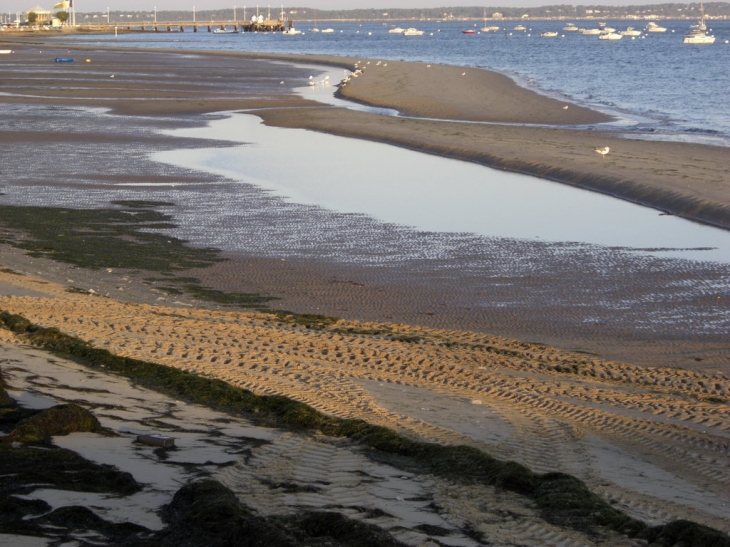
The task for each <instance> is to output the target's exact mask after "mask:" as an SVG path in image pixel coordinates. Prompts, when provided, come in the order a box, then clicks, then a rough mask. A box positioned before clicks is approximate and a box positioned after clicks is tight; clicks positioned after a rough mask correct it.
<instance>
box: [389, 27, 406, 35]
mask: <svg viewBox="0 0 730 547" xmlns="http://www.w3.org/2000/svg"><path fill="white" fill-rule="evenodd" d="M405 31H406V29H404V28H400V27H395V28H392V29H390V30H389V31H388V32H389V33H390V34H403V33H404V32H405Z"/></svg>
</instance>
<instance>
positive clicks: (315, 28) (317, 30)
mask: <svg viewBox="0 0 730 547" xmlns="http://www.w3.org/2000/svg"><path fill="white" fill-rule="evenodd" d="M309 32H319V29H318V28H317V27H314V28H310V29H309Z"/></svg>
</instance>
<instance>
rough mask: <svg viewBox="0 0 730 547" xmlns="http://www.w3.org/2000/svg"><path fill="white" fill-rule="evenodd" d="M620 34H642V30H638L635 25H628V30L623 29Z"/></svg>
mask: <svg viewBox="0 0 730 547" xmlns="http://www.w3.org/2000/svg"><path fill="white" fill-rule="evenodd" d="M619 34H621V36H641V31H640V30H636V29H635V28H634V27H626V30H622V31H621V32H620V33H619Z"/></svg>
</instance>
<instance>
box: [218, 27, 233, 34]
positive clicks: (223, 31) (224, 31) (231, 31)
mask: <svg viewBox="0 0 730 547" xmlns="http://www.w3.org/2000/svg"><path fill="white" fill-rule="evenodd" d="M213 34H238V32H237V31H235V30H231V29H225V28H217V29H215V30H214V31H213Z"/></svg>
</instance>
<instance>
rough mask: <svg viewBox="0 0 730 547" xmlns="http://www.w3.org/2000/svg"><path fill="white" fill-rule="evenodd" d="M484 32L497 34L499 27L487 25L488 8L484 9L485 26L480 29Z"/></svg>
mask: <svg viewBox="0 0 730 547" xmlns="http://www.w3.org/2000/svg"><path fill="white" fill-rule="evenodd" d="M479 30H481V31H482V32H497V31H498V30H499V27H494V26H491V25H487V8H484V26H483V27H482V28H480V29H479Z"/></svg>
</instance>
